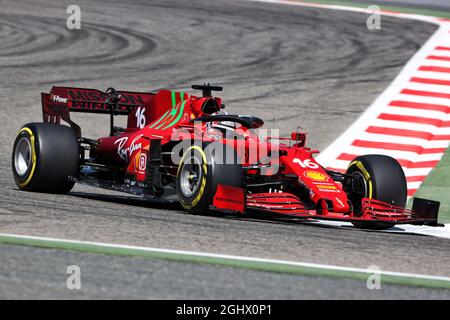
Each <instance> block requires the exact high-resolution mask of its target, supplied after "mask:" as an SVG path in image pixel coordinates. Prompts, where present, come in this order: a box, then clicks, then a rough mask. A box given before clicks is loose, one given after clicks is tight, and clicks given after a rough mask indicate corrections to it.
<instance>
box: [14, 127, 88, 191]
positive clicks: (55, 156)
mask: <svg viewBox="0 0 450 320" xmlns="http://www.w3.org/2000/svg"><path fill="white" fill-rule="evenodd" d="M79 158H80V151H79V143H78V139H77V137H76V134H75V132H74V131H73V130H72V129H71V128H69V127H66V126H63V125H57V124H49V123H29V124H27V125H25V126H23V127H22V128H21V129H20V130H19V132H18V134H17V137H16V140H15V142H14V147H13V153H12V171H13V175H14V180H15V182H16V184H17V186H18V187H19V188H20V189H22V190H26V191H37V192H48V193H67V192H69V191H70V190H71V189H72V187H73V185H74V184H75V182H74V179H73V178H74V177H76V175H77V173H78V164H79Z"/></svg>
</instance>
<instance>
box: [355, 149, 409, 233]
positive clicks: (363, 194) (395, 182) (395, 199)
mask: <svg viewBox="0 0 450 320" xmlns="http://www.w3.org/2000/svg"><path fill="white" fill-rule="evenodd" d="M347 174H348V175H351V176H352V177H353V178H354V179H355V180H356V182H357V183H356V185H357V189H356V190H352V192H350V195H349V197H350V200H351V202H352V204H353V207H354V209H355V213H356V215H358V214H359V215H361V214H362V212H361V200H362V198H369V199H375V200H380V201H383V202H386V203H389V204H393V205H396V206H399V207H405V205H406V199H407V185H406V178H405V174H404V172H403V169H402V167H401V166H400V164H399V163H398V161H397V160H395V159H394V158H391V157H389V156H385V155H378V154H371V155H364V156H359V157H357V158H355V159H354V160H353V161H352V162H351V163H350V165H349V167H348V169H347ZM354 225H355V226H357V227H361V228H372V229H374V228H375V229H385V228H389V227H392V226H393V224H389V223H387V224H379V225H374V224H369V223H363V222H357V223H354Z"/></svg>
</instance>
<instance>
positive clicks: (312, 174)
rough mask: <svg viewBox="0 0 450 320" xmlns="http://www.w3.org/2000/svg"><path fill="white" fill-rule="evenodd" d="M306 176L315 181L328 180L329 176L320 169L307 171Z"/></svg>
mask: <svg viewBox="0 0 450 320" xmlns="http://www.w3.org/2000/svg"><path fill="white" fill-rule="evenodd" d="M304 175H305V177H307V178H309V179H311V180H314V181H327V180H328V176H327V175H326V174H324V173H322V172H320V171H311V170H310V171H305V173H304Z"/></svg>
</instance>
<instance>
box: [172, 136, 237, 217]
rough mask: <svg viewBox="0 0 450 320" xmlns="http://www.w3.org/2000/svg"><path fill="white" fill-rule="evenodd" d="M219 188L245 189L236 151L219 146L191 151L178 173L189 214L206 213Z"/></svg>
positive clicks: (215, 143)
mask: <svg viewBox="0 0 450 320" xmlns="http://www.w3.org/2000/svg"><path fill="white" fill-rule="evenodd" d="M219 184H223V185H228V186H233V187H241V184H242V165H241V163H240V161H238V158H237V156H236V151H235V150H234V149H233V148H231V147H229V146H226V145H224V144H222V143H219V142H213V143H204V144H203V145H201V146H198V145H194V146H191V147H189V148H188V149H187V150H186V151H185V152H184V154H183V156H182V158H181V161H180V164H179V166H178V172H177V193H178V199H179V200H180V203H181V205H182V206H183V208H184V209H185V210H186V211H188V212H195V213H199V212H205V211H207V210H208V209H209V206H210V205H211V204H212V200H213V197H214V194H215V192H216V189H217V186H218V185H219Z"/></svg>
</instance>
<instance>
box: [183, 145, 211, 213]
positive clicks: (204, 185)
mask: <svg viewBox="0 0 450 320" xmlns="http://www.w3.org/2000/svg"><path fill="white" fill-rule="evenodd" d="M191 150H197V151H198V152H199V153H200V155H201V156H202V160H203V165H202V166H203V172H204V174H203V176H202V184H201V186H200V190H199V192H198V194H197V196H196V197H195V198H194V200H193V201H192V202H191V204H187V203H184V201H183V200H182V199H181V198H180V202H181V205H182V206H183V208H185V209H191V208H192V207H194V206H195V205H196V204H197V203H198V202H199V201H200V199H201V198H202V196H203V193H204V192H205V187H206V177H207V173H208V163H207V160H206V154H205V152H204V151H203V149H202V148H201V147H199V146H192V147H189V149H187V150H186V152H185V153H184V155H183V157H182V158H181V161H180V165H179V166H178V171H177V179H179V175H180V169H181V167H182V166H183V163H184V160H185V158H186V156H187V155H188V153H189V152H190V151H191Z"/></svg>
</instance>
